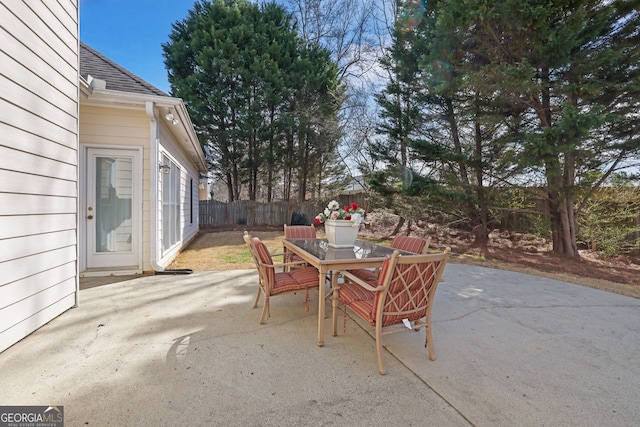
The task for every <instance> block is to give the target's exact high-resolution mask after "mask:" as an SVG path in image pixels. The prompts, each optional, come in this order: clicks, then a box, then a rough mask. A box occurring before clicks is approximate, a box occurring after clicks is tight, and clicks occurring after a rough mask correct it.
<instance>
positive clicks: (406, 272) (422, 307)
mask: <svg viewBox="0 0 640 427" xmlns="http://www.w3.org/2000/svg"><path fill="white" fill-rule="evenodd" d="M449 253H450V250H449V249H448V248H447V249H446V250H445V251H444V252H442V253H438V254H430V255H404V256H399V253H398V252H397V251H395V252H394V253H393V255H392V256H391V258H389V259H388V260H385V263H384V264H383V266H382V271H381V272H380V278H379V282H378V286H381V287H382V288H383V290H382V291H381V292H379V293H377V295H376V299H375V301H374V304H373V312H374V313H372V314H373V315H374V316H375V324H379V325H380V326H381V327H385V326H389V325H394V324H397V323H402V322H403V321H404V320H408V321H410V322H413V321H417V320H420V319H421V318H423V317H425V316H427V317H430V311H431V306H432V305H431V303H432V301H433V297H434V295H435V292H436V289H437V287H438V283H439V282H440V280H441V278H442V273H443V271H444V267H445V265H446V263H447V259H448V258H449ZM372 320H373V319H372Z"/></svg>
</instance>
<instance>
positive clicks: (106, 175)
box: [95, 157, 133, 252]
mask: <svg viewBox="0 0 640 427" xmlns="http://www.w3.org/2000/svg"><path fill="white" fill-rule="evenodd" d="M132 172H133V170H132V161H131V159H130V158H113V157H96V210H95V220H96V239H95V241H96V247H95V251H96V252H131V250H132V245H131V243H132V242H131V237H132V231H133V230H132V228H131V226H132V220H131V218H132V214H133V212H132V205H131V195H132V185H133V182H132Z"/></svg>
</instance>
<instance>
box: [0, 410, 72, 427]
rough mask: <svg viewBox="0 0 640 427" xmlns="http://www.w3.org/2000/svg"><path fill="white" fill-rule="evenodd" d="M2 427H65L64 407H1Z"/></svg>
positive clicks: (0, 422) (0, 425)
mask: <svg viewBox="0 0 640 427" xmlns="http://www.w3.org/2000/svg"><path fill="white" fill-rule="evenodd" d="M0 427H64V406H0Z"/></svg>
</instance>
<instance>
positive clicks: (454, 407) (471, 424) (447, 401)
mask: <svg viewBox="0 0 640 427" xmlns="http://www.w3.org/2000/svg"><path fill="white" fill-rule="evenodd" d="M347 316H348V317H349V319H351V321H352V322H353V323H355V324H356V325H357V326H358V327H359V328H360V329H362V330H363V331H364V332H365V333H366V334H367V335H369V337H370V338H373V339H374V340H375V336H374V335H372V334H371V332H370V331H369V330H368V329H367V328H365V327H364V326H363V325H361V324H360V323H359V322H358V321H357V320H356V319H354V318H353V317H352V316H351V314H349V313H347ZM382 348H384V350H385V351H386V352H387V353H388V354H389V355H390V356H392V357H393V358H394V359H396V360H397V361H398V362H399V363H400V364H401V365H402V366H404V367H405V368H406V369H407V370H408V371H409V372H411V373H412V374H413V376H415V377H416V378H417V379H418V380H419V381H420V382H421V383H423V384H424V385H425V386H427V388H428V389H429V390H431V391H432V392H433V393H434V394H435V395H436V396H438V397H439V398H440V399H442V401H443V402H445V403H446V404H447V405H449V407H451V409H453V410H454V411H456V413H457V414H458V415H460V416H461V417H462V418H463V419H464V420H465V421H466V422H467V423H469V425H470V426H473V427H475V424H474V423H473V422H472V421H471V420H470V419H469V418H467V417H466V416H465V415H464V414H463V413H462V412H460V410H459V409H458V408H457V407H456V406H455V405H454V404H453V403H451V402H449V400H448V399H447V398H446V397H444V396H443V395H442V394H440V393H439V392H438V391H437V390H436V389H434V388H433V387H431V386H430V385H429V383H428V382H427V381H426V380H424V379H423V378H421V377H420V375H418V373H417V372H415V371H414V370H413V369H411V368H410V367H409V366H407V365H406V364H405V363H404V362H403V361H402V360H400V359H399V358H398V357H397V356H396V355H395V354H394V353H393V352H392V351H391V350H389V349H388V348H387V346H386V345H383V346H382Z"/></svg>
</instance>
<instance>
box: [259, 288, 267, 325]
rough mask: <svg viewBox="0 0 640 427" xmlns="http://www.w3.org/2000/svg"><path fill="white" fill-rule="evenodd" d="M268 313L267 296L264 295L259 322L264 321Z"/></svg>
mask: <svg viewBox="0 0 640 427" xmlns="http://www.w3.org/2000/svg"><path fill="white" fill-rule="evenodd" d="M268 314H269V296H268V295H265V299H264V307H263V308H262V315H261V316H260V324H261V325H262V324H263V323H264V320H265V318H266V317H267V315H268Z"/></svg>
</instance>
